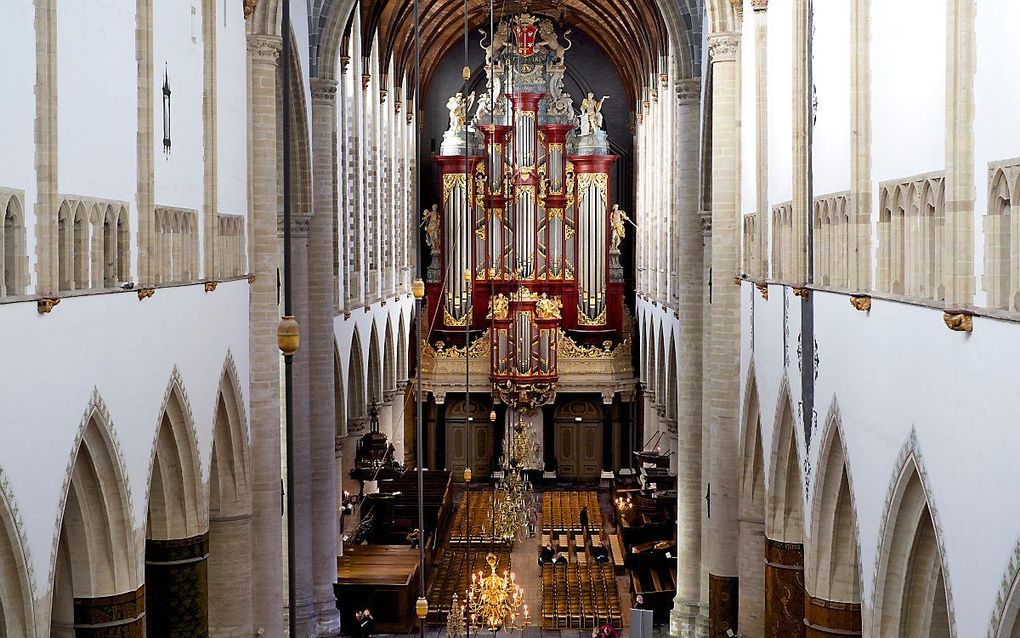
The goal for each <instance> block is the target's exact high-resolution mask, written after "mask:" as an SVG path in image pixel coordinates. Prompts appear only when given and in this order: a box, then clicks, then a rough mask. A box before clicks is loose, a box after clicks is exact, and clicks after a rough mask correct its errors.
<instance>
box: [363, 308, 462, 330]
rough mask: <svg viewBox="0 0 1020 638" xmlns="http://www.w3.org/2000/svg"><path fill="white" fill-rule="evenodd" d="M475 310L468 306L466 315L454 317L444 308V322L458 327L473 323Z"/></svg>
mask: <svg viewBox="0 0 1020 638" xmlns="http://www.w3.org/2000/svg"><path fill="white" fill-rule="evenodd" d="M365 307H366V308H368V306H365ZM473 310H474V308H468V310H467V312H466V313H464V316H463V317H461V318H460V319H458V318H457V317H454V316H453V315H451V314H450V311H448V310H447V309H446V308H443V323H444V324H446V325H447V326H458V327H459V326H466V325H468V324H469V323H471V315H472V311H473Z"/></svg>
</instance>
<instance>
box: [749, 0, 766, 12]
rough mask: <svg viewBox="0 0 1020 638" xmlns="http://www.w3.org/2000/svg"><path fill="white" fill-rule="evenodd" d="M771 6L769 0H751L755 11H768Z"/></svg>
mask: <svg viewBox="0 0 1020 638" xmlns="http://www.w3.org/2000/svg"><path fill="white" fill-rule="evenodd" d="M768 8H769V0H751V9H753V10H754V12H755V13H758V12H759V11H767V10H768Z"/></svg>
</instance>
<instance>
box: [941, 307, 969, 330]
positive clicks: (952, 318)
mask: <svg viewBox="0 0 1020 638" xmlns="http://www.w3.org/2000/svg"><path fill="white" fill-rule="evenodd" d="M942 320H943V321H945V322H946V327H948V328H949V329H950V330H952V331H954V332H974V315H973V313H971V312H968V311H966V310H946V311H945V313H943V315H942Z"/></svg>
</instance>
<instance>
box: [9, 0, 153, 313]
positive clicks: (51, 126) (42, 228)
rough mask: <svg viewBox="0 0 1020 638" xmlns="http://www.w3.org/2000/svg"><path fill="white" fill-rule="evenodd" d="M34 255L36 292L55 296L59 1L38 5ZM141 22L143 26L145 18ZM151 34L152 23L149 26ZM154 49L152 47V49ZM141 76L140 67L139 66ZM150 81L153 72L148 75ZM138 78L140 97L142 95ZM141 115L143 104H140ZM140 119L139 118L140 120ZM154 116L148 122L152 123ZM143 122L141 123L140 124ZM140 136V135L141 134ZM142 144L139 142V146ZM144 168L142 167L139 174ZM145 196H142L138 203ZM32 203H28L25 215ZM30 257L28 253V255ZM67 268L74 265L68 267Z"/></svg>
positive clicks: (57, 276) (57, 282) (57, 278)
mask: <svg viewBox="0 0 1020 638" xmlns="http://www.w3.org/2000/svg"><path fill="white" fill-rule="evenodd" d="M34 4H35V114H36V115H35V177H36V203H35V246H36V248H35V254H36V286H35V289H36V292H37V293H39V294H53V293H56V292H57V291H58V289H59V288H60V273H59V264H60V260H59V258H58V254H57V253H58V251H59V249H60V248H59V242H58V238H57V215H59V209H60V201H59V199H58V197H57V6H56V5H57V1H56V0H37V1H36V2H35V3H34ZM139 20H141V21H142V24H144V23H145V22H146V21H145V20H143V16H139ZM148 24H149V27H150V30H149V32H148V33H150V34H151V22H148ZM150 47H151V45H150ZM139 73H141V64H139ZM149 75H150V77H151V75H152V72H151V70H150V71H149ZM142 80H143V78H142V76H141V75H139V78H138V82H139V86H138V94H139V96H141V94H142V91H143V89H142V86H141V84H142ZM138 108H139V112H140V111H141V108H142V107H141V104H139V107H138ZM139 117H140V116H139ZM151 120H152V118H151V116H150V117H149V121H151ZM141 121H142V120H141V119H139V122H141ZM139 135H140V132H139ZM140 141H141V140H140V139H139V142H140ZM143 169H144V166H142V165H141V164H139V166H138V174H139V176H140V175H142V171H143ZM141 197H142V193H141V192H139V198H140V199H139V203H141ZM28 206H29V202H27V201H26V202H25V208H26V211H25V212H26V214H27V212H28V210H27V209H28ZM26 254H27V251H26ZM67 267H68V268H71V265H70V264H68V266H67Z"/></svg>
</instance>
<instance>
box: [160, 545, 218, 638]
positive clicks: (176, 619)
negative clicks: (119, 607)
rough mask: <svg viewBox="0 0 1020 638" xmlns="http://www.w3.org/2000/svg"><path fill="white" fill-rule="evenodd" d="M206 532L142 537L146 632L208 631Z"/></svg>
mask: <svg viewBox="0 0 1020 638" xmlns="http://www.w3.org/2000/svg"><path fill="white" fill-rule="evenodd" d="M208 558H209V534H202V535H201V536H194V537H192V538H181V539H174V540H152V539H148V540H146V541H145V587H146V591H147V597H146V605H145V625H146V631H145V633H146V636H147V637H148V638H160V637H161V636H166V637H168V638H170V637H177V636H194V637H195V638H202V637H204V636H208V635H209V581H208V567H209V563H208Z"/></svg>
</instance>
